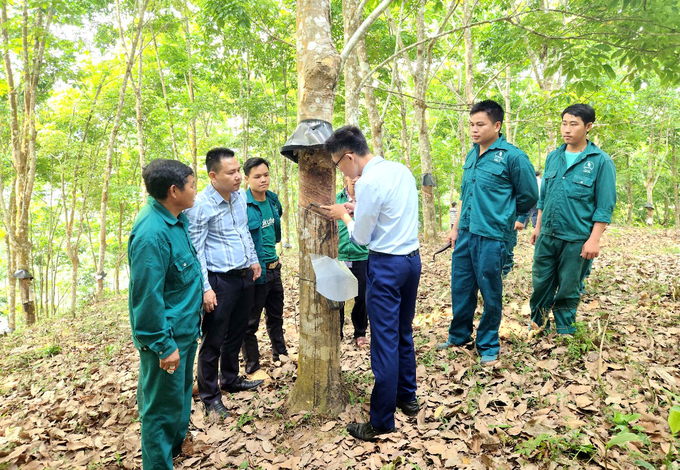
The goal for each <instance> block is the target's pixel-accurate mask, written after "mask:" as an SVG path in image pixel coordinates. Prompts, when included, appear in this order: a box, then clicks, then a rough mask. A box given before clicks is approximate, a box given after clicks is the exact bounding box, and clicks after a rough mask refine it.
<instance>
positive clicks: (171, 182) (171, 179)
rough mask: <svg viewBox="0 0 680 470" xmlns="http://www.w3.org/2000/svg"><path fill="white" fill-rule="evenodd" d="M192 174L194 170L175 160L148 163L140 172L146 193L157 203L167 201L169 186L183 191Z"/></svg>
mask: <svg viewBox="0 0 680 470" xmlns="http://www.w3.org/2000/svg"><path fill="white" fill-rule="evenodd" d="M193 174H194V170H192V169H191V167H190V166H188V165H185V164H184V163H182V162H178V161H177V160H166V159H163V158H159V159H157V160H152V161H150V162H149V164H148V165H146V167H144V170H142V178H143V179H144V186H146V191H147V192H148V193H149V194H150V195H151V197H153V198H154V199H157V200H159V201H164V200H166V199H167V197H168V190H169V189H170V187H171V186H177V187H178V188H179V189H181V190H182V191H184V186H185V185H186V184H187V180H188V179H189V176H191V175H193Z"/></svg>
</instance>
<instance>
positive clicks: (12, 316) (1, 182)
mask: <svg viewBox="0 0 680 470" xmlns="http://www.w3.org/2000/svg"><path fill="white" fill-rule="evenodd" d="M15 188H16V182H15V181H14V180H12V182H11V184H10V185H9V190H10V193H9V205H8V204H7V203H6V201H5V197H4V195H5V175H4V173H3V171H2V165H0V209H2V221H3V224H4V226H5V244H6V245H7V296H8V300H7V309H8V312H7V317H8V326H9V328H10V329H11V330H14V329H15V328H16V285H17V283H16V278H15V277H14V276H13V274H14V272H15V271H16V261H15V259H16V257H15V253H14V251H13V249H12V248H13V246H14V242H13V239H14V233H15V229H14V226H15V224H16V202H15V197H14V191H15Z"/></svg>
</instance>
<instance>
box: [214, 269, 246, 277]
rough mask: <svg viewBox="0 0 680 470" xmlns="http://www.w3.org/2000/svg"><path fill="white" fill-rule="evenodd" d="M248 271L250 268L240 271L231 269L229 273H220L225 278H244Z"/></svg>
mask: <svg viewBox="0 0 680 470" xmlns="http://www.w3.org/2000/svg"><path fill="white" fill-rule="evenodd" d="M248 271H250V268H242V269H232V270H231V271H227V272H226V273H220V274H221V275H222V276H227V277H246V275H247V274H248Z"/></svg>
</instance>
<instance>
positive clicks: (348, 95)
mask: <svg viewBox="0 0 680 470" xmlns="http://www.w3.org/2000/svg"><path fill="white" fill-rule="evenodd" d="M359 3H361V2H359V0H342V23H343V29H344V37H345V43H347V41H349V39H350V38H351V37H352V36H353V35H354V33H355V32H356V30H357V29H358V28H359V26H360V25H361V20H362V19H363V15H362V14H359V13H358V12H357V10H358V7H359ZM344 75H345V124H348V125H351V126H359V115H360V108H359V97H360V96H361V90H360V89H359V83H360V81H361V77H360V76H359V58H358V56H357V54H350V55H349V57H348V58H347V62H345V69H344Z"/></svg>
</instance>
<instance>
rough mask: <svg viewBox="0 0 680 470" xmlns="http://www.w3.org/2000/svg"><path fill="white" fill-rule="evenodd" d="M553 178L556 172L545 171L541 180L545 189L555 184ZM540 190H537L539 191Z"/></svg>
mask: <svg viewBox="0 0 680 470" xmlns="http://www.w3.org/2000/svg"><path fill="white" fill-rule="evenodd" d="M555 176H557V170H546V171H545V173H544V174H543V180H544V181H545V187H546V188H550V186H551V185H552V184H553V183H554V182H555ZM540 189H541V188H539V190H540Z"/></svg>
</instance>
